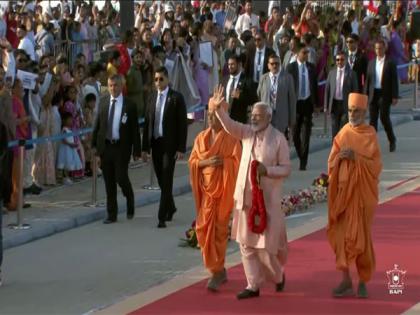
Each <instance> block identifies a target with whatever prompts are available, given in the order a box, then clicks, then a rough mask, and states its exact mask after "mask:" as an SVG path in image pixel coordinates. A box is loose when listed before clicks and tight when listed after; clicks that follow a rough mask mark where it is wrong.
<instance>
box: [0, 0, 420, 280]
mask: <svg viewBox="0 0 420 315" xmlns="http://www.w3.org/2000/svg"><path fill="white" fill-rule="evenodd" d="M53 2H54V1H33V0H26V1H23V2H14V1H9V2H8V4H7V6H5V7H3V8H2V11H1V14H2V19H0V49H1V61H2V65H3V66H2V67H1V68H0V122H1V125H0V127H1V128H2V134H1V135H2V140H4V141H3V142H2V145H4V143H7V142H8V141H11V140H15V139H24V140H28V139H34V138H37V137H50V136H52V135H56V134H60V133H69V135H68V137H66V138H65V139H63V140H60V141H58V142H47V143H42V144H39V145H27V146H25V154H24V156H20V154H19V153H18V152H19V151H18V148H17V147H14V148H12V149H10V150H3V149H2V151H1V152H2V153H1V154H2V155H1V163H2V164H1V165H2V168H1V172H2V174H1V175H2V176H1V177H2V181H1V184H2V186H1V191H0V192H1V195H0V199H1V200H2V202H3V203H4V205H5V206H6V208H7V209H8V210H9V211H13V210H15V209H16V207H17V199H18V195H19V191H18V180H19V178H20V177H21V176H23V178H24V187H23V192H24V194H39V193H41V192H42V190H43V188H44V187H48V186H53V185H56V184H59V183H63V184H72V183H73V182H74V181H77V180H79V179H80V178H83V177H84V176H90V175H91V174H92V167H91V161H92V158H93V154H94V152H92V145H93V149H95V150H97V149H98V147H97V145H98V142H97V141H98V134H95V133H94V135H93V136H92V134H90V133H87V134H85V135H82V136H77V135H73V133H72V132H74V131H78V130H80V129H82V128H92V127H94V123H95V120H96V121H97V123H98V121H99V120H100V116H99V113H101V112H102V111H104V107H103V106H104V105H103V104H106V108H112V109H113V108H114V106H113V105H112V104H113V102H112V101H111V100H114V98H115V99H116V98H117V97H119V94H120V93H117V92H115V91H114V92H115V93H114V94H115V95H113V94H112V93H111V98H108V99H106V101H101V98H102V96H103V92H104V91H105V90H107V88H109V87H110V86H114V85H117V86H119V84H120V83H121V94H122V95H124V100H125V99H127V101H128V102H129V103H130V104H131V103H132V104H134V111H133V112H131V111H130V114H129V115H128V116H126V118H125V119H128V118H127V117H130V121H131V119H132V115H133V113H135V116H136V118H137V119H140V120H141V121H142V119H145V120H146V122H145V126H144V128H143V140H142V142H143V143H142V144H143V148H141V144H138V145H139V147H137V148H136V153H139V150H142V149H143V151H145V152H144V154H143V158H144V159H145V160H147V158H148V156H147V153H148V152H149V151H150V149H151V150H152V159H153V164H154V167H155V170H156V174H157V175H158V180H159V185H160V186H161V188H162V199H161V206H160V209H159V224H158V227H165V226H166V224H165V222H166V221H170V220H172V216H173V215H174V213H175V212H176V206H175V204H174V202H173V199H172V182H173V178H172V177H173V168H174V165H175V161H176V159H177V158H180V157H182V155H183V153H185V151H186V147H185V141H186V128H187V127H186V121H184V120H183V119H182V124H181V125H177V124H174V125H171V122H167V121H165V119H164V117H163V115H164V112H163V108H164V107H165V104H168V103H170V101H172V102H173V103H174V104H175V105H173V106H174V108H177V109H176V110H174V112H173V113H172V114H173V116H172V117H171V119H173V120H177V119H178V117H179V115H180V113H184V112H187V111H188V109H192V108H194V106H196V105H202V106H203V107H205V106H207V105H208V103H209V99H210V97H211V96H212V95H213V92H214V89H215V88H216V87H218V86H219V85H220V84H221V85H222V86H223V87H224V96H225V99H226V102H227V112H228V113H229V116H230V117H231V118H232V119H233V120H234V121H237V122H240V123H243V124H246V123H247V122H249V121H250V118H251V116H252V115H251V110H252V105H253V104H254V103H256V102H258V101H262V102H264V104H268V105H269V108H270V113H271V116H272V125H273V127H274V128H275V129H276V130H278V131H280V132H281V133H282V134H284V135H285V138H286V139H287V140H288V141H289V144H291V143H292V142H293V144H294V146H295V149H296V152H297V154H298V157H299V160H300V167H299V168H300V170H302V171H304V170H306V169H307V164H308V158H309V143H310V136H311V129H312V118H313V115H314V112H319V111H327V112H329V113H330V114H331V120H332V136H333V138H334V136H335V135H337V134H338V133H339V131H340V129H341V128H342V127H343V126H344V125H345V124H346V123H347V122H348V114H347V108H348V102H347V100H348V96H349V95H350V94H351V93H355V92H357V93H365V94H367V95H368V96H369V98H368V103H369V109H368V110H369V116H370V124H371V125H372V126H374V128H375V129H376V128H377V120H378V118H380V120H381V122H382V124H383V125H384V128H385V130H386V133H387V136H388V139H389V142H390V147H389V149H390V151H391V152H393V151H395V150H396V137H395V135H394V132H393V129H392V124H391V120H390V106H391V105H396V104H397V102H398V98H399V92H398V86H399V82H401V83H407V82H410V81H413V80H414V76H413V73H415V69H416V67H417V66H418V65H410V66H408V65H407V66H406V64H407V63H408V62H409V61H410V60H411V59H412V58H419V57H420V40H418V39H415V38H413V36H412V34H411V33H410V32H408V26H410V24H409V23H410V14H411V12H412V9H413V6H415V5H417V6H418V3H417V2H414V1H409V2H405V1H399V0H398V1H395V2H392V3H390V2H389V1H381V4H380V5H379V6H374V7H369V8H366V7H363V2H361V1H335V2H331V1H292V2H291V3H293V5H292V6H289V7H287V8H283V7H282V6H281V4H280V1H267V5H268V14H265V13H264V12H254V11H255V10H254V9H253V2H252V1H250V0H246V1H232V2H225V1H139V2H136V3H135V5H134V18H135V22H134V26H133V27H132V28H131V29H129V30H126V31H124V32H120V31H119V27H118V25H119V22H120V20H121V18H123V14H124V13H123V12H119V7H118V6H116V2H115V1H110V0H107V1H104V3H103V5H101V6H99V5H98V3H97V2H95V1H82V0H74V1H70V0H63V1H55V2H58V3H56V4H53ZM98 2H99V1H98ZM206 47H210V49H206ZM398 66H401V67H399V68H397V67H398ZM27 73H30V74H34V75H36V79H35V80H34V81H35V82H33V84H32V86H31V84H28V82H26V80H23V78H25V74H27ZM120 77H121V82H120ZM107 78H112V80H111V82H110V81H109V80H108V81H107ZM325 82H326V83H325ZM110 84H111V85H110ZM112 84H113V85H112ZM168 89H169V90H168ZM157 91H158V92H157ZM168 91H169V92H168ZM168 93H170V94H171V95H170V96H168ZM162 94H163V95H164V96H163V97H164V100H165V101H164V102H163V103H161V102H162V100H161V99H160V96H161V95H162ZM178 94H179V96H177V95H178ZM175 95H176V96H175ZM158 96H159V97H158ZM108 97H109V96H108ZM115 102H116V103H117V104H120V102H119V101H117V100H115ZM120 105H121V106H122V103H121V104H120ZM130 106H131V105H130ZM155 107H156V108H155ZM168 107H169V108H171V106H168ZM157 110H159V111H157ZM203 112H204V111H198V112H197V111H196V112H194V113H189V114H188V115H189V117H190V118H193V119H196V120H200V119H203V118H204V115H203ZM112 113H113V114H112V115H114V112H112ZM119 114H120V115H121V111H120V112H119ZM156 114H159V115H161V116H160V117H159V119H158V120H159V121H158V122H157V125H155V124H156V121H154V120H155V119H156V117H157V115H156ZM165 114H166V109H165ZM214 115H215V114H213V116H214ZM213 116H212V117H211V118H210V122H211V121H212V120H214V119H215V118H214V117H213ZM112 117H114V116H112ZM217 117H219V118H220V115H219V114H217ZM103 119H105V118H103ZM122 120H123V118H122ZM105 121H106V122H108V121H109V122H110V123H112V121H110V120H107V119H105ZM179 121H180V120H177V123H180V122H179ZM124 123H125V122H124ZM159 124H160V125H159ZM159 126H160V127H159ZM179 126H181V127H180V128H181V129H182V130H184V129H185V133H184V132H182V133H179V138H178V139H177V146H174V147H172V146H169V145H168V143H169V142H171V141H170V140H169V139H171V137H172V136H174V135H173V133H171V132H167V131H165V130H166V129H167V130H172V129H173V128H175V129H174V130H178V129H179V128H178V127H179ZM95 128H96V130H97V131H98V128H100V125H96V126H95ZM177 128H178V129H177ZM104 130H105V129H104ZM104 130H102V132H105V134H102V135H101V137H102V138H103V139H102V138H101V139H102V140H103V141H104V143H103V145H105V144H107V145H115V144H116V143H118V141H119V133H118V132H116V133H115V132H114V133H112V132H111V133H110V134H109V135H108V134H107V133H106V132H108V131H106V130H105V131H104ZM133 130H134V129H133ZM3 131H5V132H3ZM115 135H117V138H114V136H115ZM162 139H163V140H162ZM102 140H101V141H102ZM156 140H159V141H156ZM106 141H108V142H106ZM130 141H131V140H130ZM160 141H161V142H160ZM130 143H131V142H130ZM280 145H281V146H282V145H283V142H282V141H281V143H280V144H279V146H280ZM162 148H163V149H162ZM153 151H155V155H153ZM96 153H97V152H96ZM116 154H117V153H116ZM128 156H130V154H129V155H128ZM168 156H170V158H169V162H168ZM138 157H139V156H138V154H136V155H135V158H138ZM107 158H109V156H108V157H107ZM116 158H117V157H116V156H115V158H113V159H111V160H110V161H108V162H109V164H108V165H113V166H112V167H111V166H110V167H109V168H107V169H106V170H105V169H103V171H104V172H105V173H106V174H104V176H105V177H107V178H106V184H107V195H108V198H111V199H108V200H107V201H108V218H107V221H108V223H112V222H115V221H116V212H115V211H116V208H115V194H116V191H115V189H114V185H115V182H118V183H119V184H120V185H121V187H125V188H124V190H125V192H124V194H125V195H126V196H127V198H128V203H129V205H128V206H129V207H128V208H129V210H130V211H129V213H128V216H129V217H132V215H133V206H134V205H133V204H132V202H133V201H132V189H131V184H129V181H128V183H127V178H125V175H126V174H125V173H126V172H125V168H126V166H127V165H128V162H129V160H127V161H126V160H124V161H123V163H122V164H121V165H123V169H124V171H121V170H120V169H119V170H118V171H117V170H116V169H115V167H117V165H120V163H119V162H116V160H115V159H116ZM20 159H24V170H23V174H20V172H21V170H20V168H19V167H18V165H19V161H20ZM101 159H103V157H101ZM209 163H210V162H209ZM211 163H216V164H217V163H219V162H218V161H212V162H211ZM126 164H127V165H126ZM105 165H107V164H106V163H105ZM103 166H104V165H102V167H103ZM118 167H119V166H118ZM283 173H284V174H286V173H287V171H286V170H284V171H283ZM168 174H169V175H168ZM120 175H121V176H120ZM168 176H169V178H168ZM128 184H129V185H128ZM279 198H280V197H279ZM110 205H112V207H111V208H110ZM29 206H30V205H29V204H24V207H29ZM245 252H246V250H245V249H244V254H246V255H252V253H249V252H248V253H245ZM217 269H218V272H220V265H219V267H217ZM278 280H279V281H280V280H281V279H278Z"/></svg>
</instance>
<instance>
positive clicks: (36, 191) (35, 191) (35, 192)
mask: <svg viewBox="0 0 420 315" xmlns="http://www.w3.org/2000/svg"><path fill="white" fill-rule="evenodd" d="M29 189H30V190H31V192H32V194H33V195H39V194H40V193H41V192H42V188H41V187H39V186H37V185H35V184H32V186H31V187H29Z"/></svg>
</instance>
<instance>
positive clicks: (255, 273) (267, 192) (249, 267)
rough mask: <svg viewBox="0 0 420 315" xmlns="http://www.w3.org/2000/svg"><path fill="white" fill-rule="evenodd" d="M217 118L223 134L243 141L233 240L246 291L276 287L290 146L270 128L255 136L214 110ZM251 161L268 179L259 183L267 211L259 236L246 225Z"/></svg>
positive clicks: (283, 250) (279, 275) (283, 243)
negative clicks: (267, 283)
mask: <svg viewBox="0 0 420 315" xmlns="http://www.w3.org/2000/svg"><path fill="white" fill-rule="evenodd" d="M216 114H217V116H218V117H219V119H220V121H221V123H222V125H223V127H224V128H225V130H226V131H227V132H228V133H230V134H231V135H232V136H234V137H236V138H238V139H240V140H242V146H243V148H242V157H241V163H240V166H239V173H238V178H237V181H236V188H235V194H234V200H235V209H234V217H233V225H232V238H233V239H235V240H236V241H237V242H238V243H239V244H240V248H241V254H242V262H243V265H244V270H245V274H246V278H247V281H248V286H247V289H250V290H253V291H256V290H258V289H259V288H260V286H261V285H262V283H263V282H264V281H266V280H270V281H273V282H274V283H279V282H281V281H282V277H283V266H284V264H285V263H286V258H287V235H286V225H285V218H284V212H283V211H282V208H281V198H282V184H283V180H284V178H285V177H287V176H288V175H289V174H290V171H291V165H290V154H289V146H288V143H287V140H286V138H285V137H284V135H283V134H282V133H281V132H279V131H278V130H276V129H275V128H273V127H272V126H271V124H270V125H269V126H268V127H267V128H266V129H265V130H263V131H260V132H258V133H256V132H254V131H253V130H252V128H251V126H249V125H244V124H241V123H238V122H236V121H233V120H232V119H230V118H229V116H228V115H227V114H226V113H225V112H224V111H223V110H220V109H219V110H217V111H216ZM254 159H256V160H257V161H259V162H261V163H263V164H264V165H265V167H266V168H267V176H264V177H262V178H261V183H260V186H261V188H262V190H263V193H264V201H265V206H266V211H267V228H266V230H265V231H264V233H262V234H255V233H253V232H251V231H250V229H249V228H248V223H247V220H248V214H249V210H250V208H251V205H252V191H251V187H252V186H251V179H250V170H251V168H250V164H251V162H252V161H253V160H254Z"/></svg>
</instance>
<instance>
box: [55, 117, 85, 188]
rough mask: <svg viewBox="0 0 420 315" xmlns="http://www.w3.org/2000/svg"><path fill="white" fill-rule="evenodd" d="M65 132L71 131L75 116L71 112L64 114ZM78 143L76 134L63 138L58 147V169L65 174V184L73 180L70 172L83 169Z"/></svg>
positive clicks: (63, 130)
mask: <svg viewBox="0 0 420 315" xmlns="http://www.w3.org/2000/svg"><path fill="white" fill-rule="evenodd" d="M62 121H63V129H62V132H63V133H71V132H72V125H73V117H72V115H71V114H70V113H64V114H63V115H62ZM77 147H78V144H76V143H75V139H74V136H69V137H67V138H65V139H63V140H62V141H61V143H60V146H59V147H58V154H57V169H58V170H59V172H61V173H62V174H63V184H66V185H70V184H72V183H73V182H72V180H71V179H70V177H69V173H70V172H74V171H77V170H80V169H82V162H81V160H80V157H79V154H78V153H77Z"/></svg>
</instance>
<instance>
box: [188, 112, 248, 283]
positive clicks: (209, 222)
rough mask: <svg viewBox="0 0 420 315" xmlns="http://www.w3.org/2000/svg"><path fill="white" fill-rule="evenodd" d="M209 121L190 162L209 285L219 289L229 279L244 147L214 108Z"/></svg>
mask: <svg viewBox="0 0 420 315" xmlns="http://www.w3.org/2000/svg"><path fill="white" fill-rule="evenodd" d="M225 110H227V108H226V109H225ZM208 123H209V128H208V129H206V130H204V131H202V132H200V133H199V134H198V136H197V138H196V139H195V141H194V147H193V149H192V152H191V155H190V159H189V166H190V179H191V187H192V191H193V194H194V198H195V204H196V209H197V218H196V231H197V240H198V244H199V245H200V248H201V252H202V256H203V262H204V266H205V267H206V268H207V270H208V271H209V272H210V273H211V278H210V279H209V281H208V283H207V288H208V289H209V290H212V291H216V290H217V289H218V288H219V286H220V285H221V284H222V283H224V282H226V281H227V275H226V269H225V266H224V263H225V254H226V247H227V242H228V237H229V235H228V234H229V220H230V215H231V212H232V208H233V192H234V190H235V182H236V176H237V173H238V168H239V161H240V158H241V150H242V148H241V144H240V142H239V140H237V139H235V138H234V137H232V136H231V135H230V134H228V133H227V132H226V131H225V130H224V129H223V127H222V125H221V123H220V121H219V119H218V118H217V117H216V114H215V112H214V111H213V110H209V112H208Z"/></svg>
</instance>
